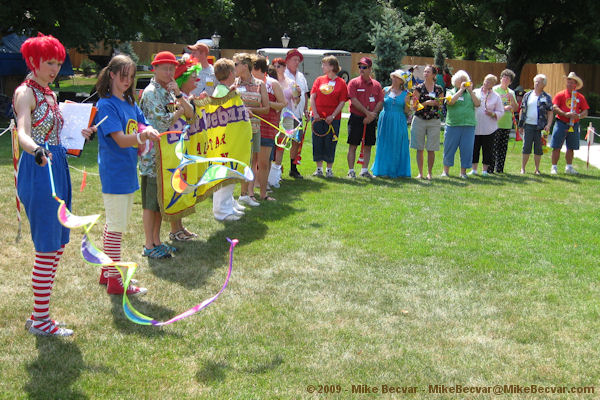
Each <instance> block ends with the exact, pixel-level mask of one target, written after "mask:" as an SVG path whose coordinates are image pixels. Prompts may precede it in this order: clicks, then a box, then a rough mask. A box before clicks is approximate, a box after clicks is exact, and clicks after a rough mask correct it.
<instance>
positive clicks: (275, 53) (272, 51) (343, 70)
mask: <svg viewBox="0 0 600 400" xmlns="http://www.w3.org/2000/svg"><path fill="white" fill-rule="evenodd" d="M290 50H291V49H286V48H273V47H267V48H262V49H258V50H256V53H258V54H259V55H261V56H264V57H267V58H268V59H269V61H272V60H274V59H276V58H278V57H281V58H283V59H284V60H285V56H286V54H287V52H288V51H290ZM298 51H299V52H300V53H301V54H302V56H303V57H304V61H303V62H302V63H300V65H299V66H298V69H299V70H300V72H302V73H303V74H304V76H305V77H306V82H307V83H308V89H309V90H310V88H311V87H312V84H313V82H314V80H315V79H316V78H317V77H319V76H321V75H323V70H322V69H321V60H322V59H323V57H325V56H335V58H337V60H338V62H339V63H340V72H339V73H338V76H339V77H340V78H342V79H343V80H345V81H346V83H348V81H349V80H350V71H351V69H352V54H351V53H349V52H347V51H344V50H324V49H309V48H308V47H298Z"/></svg>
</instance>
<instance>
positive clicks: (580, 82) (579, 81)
mask: <svg viewBox="0 0 600 400" xmlns="http://www.w3.org/2000/svg"><path fill="white" fill-rule="evenodd" d="M565 78H567V79H573V80H574V81H575V82H577V87H576V88H575V90H579V89H581V88H582V87H583V80H582V79H581V78H580V77H578V76H577V74H575V72H569V75H567V76H565Z"/></svg>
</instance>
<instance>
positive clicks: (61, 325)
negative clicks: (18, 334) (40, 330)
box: [25, 315, 67, 331]
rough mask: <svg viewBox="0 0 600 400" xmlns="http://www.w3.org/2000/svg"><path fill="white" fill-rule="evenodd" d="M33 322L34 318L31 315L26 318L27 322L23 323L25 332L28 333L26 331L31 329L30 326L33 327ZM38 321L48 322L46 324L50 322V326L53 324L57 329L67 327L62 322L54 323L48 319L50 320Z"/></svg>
mask: <svg viewBox="0 0 600 400" xmlns="http://www.w3.org/2000/svg"><path fill="white" fill-rule="evenodd" d="M33 321H34V317H33V315H32V316H30V317H29V318H27V320H26V321H25V330H27V331H28V330H29V328H31V325H33ZM40 321H48V322H51V323H52V324H54V325H56V326H58V327H59V328H63V327H65V326H67V324H66V323H64V322H62V321H55V320H53V319H50V318H44V319H41V320H40Z"/></svg>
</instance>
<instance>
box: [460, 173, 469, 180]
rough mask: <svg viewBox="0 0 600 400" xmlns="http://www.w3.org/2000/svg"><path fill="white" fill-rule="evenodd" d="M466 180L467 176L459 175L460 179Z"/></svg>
mask: <svg viewBox="0 0 600 400" xmlns="http://www.w3.org/2000/svg"><path fill="white" fill-rule="evenodd" d="M467 178H468V176H467V174H460V179H467Z"/></svg>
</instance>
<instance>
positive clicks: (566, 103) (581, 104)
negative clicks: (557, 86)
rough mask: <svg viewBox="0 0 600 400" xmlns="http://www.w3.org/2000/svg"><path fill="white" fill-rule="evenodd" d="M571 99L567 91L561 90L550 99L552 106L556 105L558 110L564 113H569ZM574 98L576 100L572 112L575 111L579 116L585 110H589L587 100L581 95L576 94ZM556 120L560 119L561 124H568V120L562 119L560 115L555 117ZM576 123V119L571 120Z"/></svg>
mask: <svg viewBox="0 0 600 400" xmlns="http://www.w3.org/2000/svg"><path fill="white" fill-rule="evenodd" d="M571 97H572V94H571V93H569V92H568V91H567V89H565V90H562V91H560V92H558V93H556V95H555V96H554V98H553V99H552V104H555V105H557V106H558V108H560V109H561V110H562V111H564V112H570V111H571ZM575 98H576V99H577V103H576V104H575V107H574V109H573V111H575V112H576V113H578V114H579V113H581V112H583V111H585V110H589V108H590V106H588V103H587V100H586V99H585V97H584V96H583V95H582V94H581V93H579V92H576V93H575ZM556 118H558V119H560V120H561V121H562V122H566V123H569V122H570V120H569V118H566V117H563V116H562V115H557V116H556ZM576 122H579V119H578V118H576V119H574V120H573V123H576Z"/></svg>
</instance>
